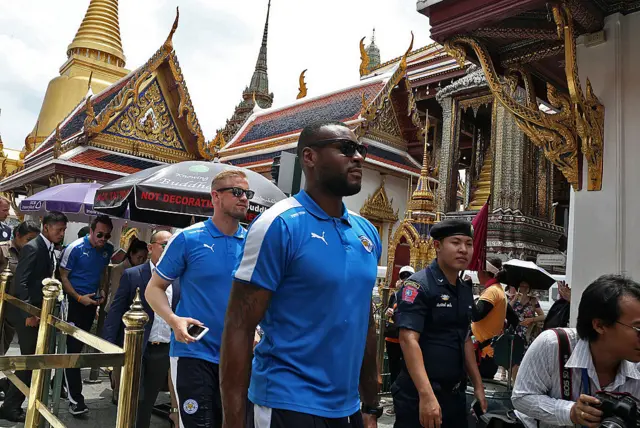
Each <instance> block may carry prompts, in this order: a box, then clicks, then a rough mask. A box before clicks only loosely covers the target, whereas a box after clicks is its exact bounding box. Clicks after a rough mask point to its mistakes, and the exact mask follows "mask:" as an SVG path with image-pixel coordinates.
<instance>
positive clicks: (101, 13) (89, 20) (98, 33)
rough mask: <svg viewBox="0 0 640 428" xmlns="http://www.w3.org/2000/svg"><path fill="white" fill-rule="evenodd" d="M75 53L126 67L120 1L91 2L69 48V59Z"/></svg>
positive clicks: (96, 0)
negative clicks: (119, 8)
mask: <svg viewBox="0 0 640 428" xmlns="http://www.w3.org/2000/svg"><path fill="white" fill-rule="evenodd" d="M74 53H77V54H82V53H84V54H85V55H87V54H88V55H87V56H93V55H92V54H94V55H96V56H97V58H98V59H100V60H102V61H103V62H106V63H109V64H113V65H115V66H119V67H124V63H125V57H124V52H123V51H122V41H121V40H120V24H119V22H118V0H91V2H90V3H89V8H88V9H87V13H86V14H85V15H84V19H83V20H82V24H80V28H79V29H78V32H77V33H76V37H75V38H74V39H73V42H71V44H70V45H69V47H68V48H67V55H68V56H69V57H71V55H72V54H74Z"/></svg>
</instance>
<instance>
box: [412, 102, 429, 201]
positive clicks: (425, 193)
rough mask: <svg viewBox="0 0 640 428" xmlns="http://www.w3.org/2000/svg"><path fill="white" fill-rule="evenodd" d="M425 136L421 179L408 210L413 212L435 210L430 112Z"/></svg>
mask: <svg viewBox="0 0 640 428" xmlns="http://www.w3.org/2000/svg"><path fill="white" fill-rule="evenodd" d="M425 129H426V131H425V135H424V155H423V156H422V169H421V170H420V178H418V183H417V184H416V190H415V191H414V192H413V194H412V195H411V200H410V201H409V203H408V207H407V208H408V209H409V210H411V211H413V212H433V210H434V209H435V203H434V196H433V191H434V185H433V183H432V182H431V181H430V178H431V177H430V176H429V151H428V148H429V143H428V141H427V140H428V135H429V112H428V111H427V123H426V125H425Z"/></svg>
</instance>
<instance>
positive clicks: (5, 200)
mask: <svg viewBox="0 0 640 428" xmlns="http://www.w3.org/2000/svg"><path fill="white" fill-rule="evenodd" d="M2 202H4V203H5V204H7V205H8V206H9V208H11V201H10V200H9V198H5V197H4V196H2V195H0V203H2Z"/></svg>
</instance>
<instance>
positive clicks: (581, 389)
mask: <svg viewBox="0 0 640 428" xmlns="http://www.w3.org/2000/svg"><path fill="white" fill-rule="evenodd" d="M563 332H566V335H567V336H568V342H569V344H570V352H564V351H561V350H560V348H561V346H560V345H559V343H560V342H559V340H560V339H559V337H561V336H562V335H563ZM565 355H570V357H569V358H568V359H567V361H566V363H565V368H566V374H567V376H566V377H567V378H570V382H569V381H566V382H565V383H564V384H561V377H563V375H562V373H563V369H562V367H561V365H560V360H561V359H563V356H565ZM639 362H640V284H638V283H636V282H635V281H633V280H631V279H628V278H625V277H622V276H618V275H604V276H602V277H600V278H598V279H597V280H596V281H594V282H593V283H592V284H591V285H589V287H587V289H586V290H585V291H584V293H583V294H582V298H581V300H580V306H579V309H578V322H577V329H559V330H547V331H545V332H544V333H542V334H541V335H540V336H539V337H538V338H537V339H536V340H535V341H534V342H533V344H531V346H530V347H529V349H528V350H527V353H526V354H525V356H524V359H523V360H522V364H521V365H520V370H519V372H518V377H517V379H516V384H515V387H514V390H513V395H512V402H513V405H514V407H515V408H516V414H517V416H518V418H519V419H520V420H521V421H522V422H523V423H524V425H525V426H526V427H527V428H536V427H540V428H545V427H558V426H560V427H564V426H574V425H578V426H585V427H589V428H592V427H593V428H597V427H599V426H600V422H601V421H602V419H603V418H604V417H607V416H608V415H603V414H602V412H601V411H600V410H599V409H598V408H597V406H598V404H599V401H598V400H597V399H596V398H595V397H594V396H595V395H596V392H597V391H601V390H604V391H607V392H615V393H629V394H631V395H632V396H633V397H636V398H638V397H640V364H638V363H639ZM563 385H564V386H563ZM568 398H570V399H568ZM538 422H540V424H539V425H538Z"/></svg>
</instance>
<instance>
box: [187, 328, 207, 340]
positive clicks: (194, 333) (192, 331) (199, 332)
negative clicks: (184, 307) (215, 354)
mask: <svg viewBox="0 0 640 428" xmlns="http://www.w3.org/2000/svg"><path fill="white" fill-rule="evenodd" d="M208 331H209V328H208V327H205V326H203V325H195V324H191V325H190V326H189V327H188V328H187V333H189V336H191V337H193V338H194V339H196V340H200V339H202V337H203V336H204V335H205V334H207V332H208Z"/></svg>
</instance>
